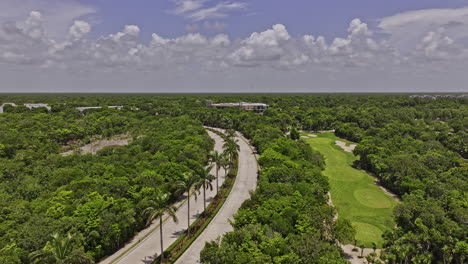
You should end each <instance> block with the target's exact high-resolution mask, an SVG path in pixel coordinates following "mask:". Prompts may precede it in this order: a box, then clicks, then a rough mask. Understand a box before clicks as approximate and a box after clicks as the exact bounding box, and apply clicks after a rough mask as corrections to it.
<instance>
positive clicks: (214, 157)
mask: <svg viewBox="0 0 468 264" xmlns="http://www.w3.org/2000/svg"><path fill="white" fill-rule="evenodd" d="M210 159H211V162H213V163H214V164H215V165H216V195H218V191H219V175H218V174H219V170H220V169H221V166H222V159H223V155H222V154H221V153H219V152H218V151H217V150H215V151H212V152H211V153H210Z"/></svg>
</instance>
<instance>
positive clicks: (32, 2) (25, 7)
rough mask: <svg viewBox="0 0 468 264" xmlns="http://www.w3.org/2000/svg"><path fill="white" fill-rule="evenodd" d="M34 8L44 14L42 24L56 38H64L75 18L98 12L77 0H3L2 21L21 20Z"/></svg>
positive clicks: (1, 8) (0, 6)
mask: <svg viewBox="0 0 468 264" xmlns="http://www.w3.org/2000/svg"><path fill="white" fill-rule="evenodd" d="M32 10H35V11H37V12H39V13H41V14H42V17H43V21H42V26H43V28H44V29H45V30H46V31H47V33H48V35H49V36H50V37H51V38H54V39H63V38H64V36H66V33H67V32H68V30H69V27H70V26H71V25H72V24H73V22H74V20H77V19H79V18H81V17H83V16H86V15H90V14H93V13H95V12H96V10H95V9H94V8H93V7H91V6H88V5H84V4H81V3H80V2H79V1H77V0H1V1H0V23H1V22H6V21H21V20H23V18H24V17H25V16H27V15H29V13H30V12H31V11H32Z"/></svg>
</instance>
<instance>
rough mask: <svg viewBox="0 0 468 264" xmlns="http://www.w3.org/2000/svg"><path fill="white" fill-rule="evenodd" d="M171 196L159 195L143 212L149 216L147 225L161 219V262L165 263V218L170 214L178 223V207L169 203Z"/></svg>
mask: <svg viewBox="0 0 468 264" xmlns="http://www.w3.org/2000/svg"><path fill="white" fill-rule="evenodd" d="M169 199H170V195H169V194H167V193H158V194H157V195H156V197H154V200H150V201H149V202H150V206H149V207H148V208H146V209H145V210H144V211H143V214H144V215H145V216H147V221H146V225H147V226H148V225H150V224H151V223H152V222H153V220H154V219H156V218H159V235H160V237H161V238H160V239H161V240H160V242H161V262H164V246H163V216H164V214H168V215H169V216H170V217H172V219H173V220H174V222H176V223H177V222H178V219H177V216H176V211H177V207H175V206H174V205H173V204H171V203H170V202H169Z"/></svg>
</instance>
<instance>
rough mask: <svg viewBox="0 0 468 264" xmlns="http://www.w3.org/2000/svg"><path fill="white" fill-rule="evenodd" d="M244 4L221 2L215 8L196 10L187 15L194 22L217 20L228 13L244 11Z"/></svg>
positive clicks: (245, 5)
mask: <svg viewBox="0 0 468 264" xmlns="http://www.w3.org/2000/svg"><path fill="white" fill-rule="evenodd" d="M246 7H247V4H246V3H243V2H222V3H219V4H217V5H215V6H212V7H208V8H202V9H198V10H196V11H195V12H193V13H191V14H189V15H188V17H189V18H191V19H193V20H194V21H201V20H205V19H219V18H224V17H226V16H227V15H228V13H229V12H232V11H236V10H241V9H245V8H246Z"/></svg>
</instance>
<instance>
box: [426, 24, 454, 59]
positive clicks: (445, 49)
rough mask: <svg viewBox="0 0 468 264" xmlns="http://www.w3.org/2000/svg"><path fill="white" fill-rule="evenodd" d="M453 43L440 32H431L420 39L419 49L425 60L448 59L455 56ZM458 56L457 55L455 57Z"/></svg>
mask: <svg viewBox="0 0 468 264" xmlns="http://www.w3.org/2000/svg"><path fill="white" fill-rule="evenodd" d="M454 43H455V42H454V40H453V39H451V38H450V37H448V36H445V35H444V32H443V31H442V30H439V31H438V32H434V31H431V32H428V33H427V35H426V36H425V37H424V38H423V39H422V41H421V45H420V46H419V49H420V50H422V51H423V52H424V55H425V56H426V57H427V58H433V59H449V58H450V56H451V55H455V54H457V53H456V47H455V45H454ZM459 55H460V54H459V53H458V54H457V56H459Z"/></svg>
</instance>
